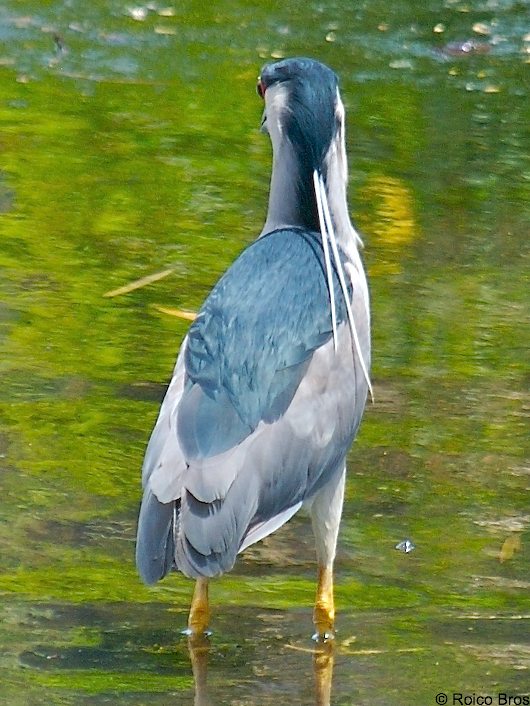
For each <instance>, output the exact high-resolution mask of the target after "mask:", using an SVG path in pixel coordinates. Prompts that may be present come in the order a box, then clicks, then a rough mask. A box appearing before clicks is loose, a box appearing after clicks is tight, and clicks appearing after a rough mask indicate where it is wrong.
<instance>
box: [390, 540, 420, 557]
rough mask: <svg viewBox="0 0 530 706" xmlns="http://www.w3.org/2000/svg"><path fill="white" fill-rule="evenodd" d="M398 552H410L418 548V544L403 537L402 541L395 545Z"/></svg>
mask: <svg viewBox="0 0 530 706" xmlns="http://www.w3.org/2000/svg"><path fill="white" fill-rule="evenodd" d="M395 548H396V549H397V550H398V552H403V553H404V554H410V552H412V551H414V549H416V545H415V544H413V543H412V542H411V541H410V539H403V540H402V541H401V542H398V543H397V544H396V547H395Z"/></svg>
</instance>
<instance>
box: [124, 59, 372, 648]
mask: <svg viewBox="0 0 530 706" xmlns="http://www.w3.org/2000/svg"><path fill="white" fill-rule="evenodd" d="M258 93H259V95H260V96H261V97H262V98H263V99H264V102H265V111H264V114H263V121H262V129H263V131H265V132H268V134H269V135H270V138H271V141H272V147H273V166H272V178H271V185H270V196H269V208H268V213H267V220H266V222H265V226H264V227H263V230H262V232H261V234H260V236H259V237H258V238H257V240H255V241H254V242H253V243H252V244H251V245H250V246H248V247H247V248H246V250H244V251H243V253H242V254H241V255H240V256H239V258H238V259H237V260H236V261H235V262H234V264H233V265H232V266H231V267H230V269H229V270H228V271H227V272H226V273H225V274H224V275H223V277H221V279H220V280H219V282H218V283H217V284H216V285H215V287H214V288H213V290H212V292H211V294H210V295H209V296H208V298H207V299H206V301H205V302H204V304H203V306H202V308H201V310H200V312H199V314H198V316H197V319H196V320H195V321H194V323H193V324H192V325H191V327H190V329H189V332H188V334H187V336H186V338H185V339H184V341H183V343H182V347H181V349H180V353H179V356H178V359H177V363H176V365H175V369H174V372H173V378H172V380H171V383H170V385H169V389H168V391H167V394H166V397H165V399H164V401H163V403H162V407H161V409H160V414H159V416H158V420H157V422H156V425H155V428H154V430H153V433H152V436H151V440H150V442H149V446H148V448H147V452H146V455H145V461H144V466H143V487H144V495H143V501H142V507H141V510H140V518H139V524H138V538H137V547H136V561H137V565H138V570H139V572H140V575H141V577H142V578H143V580H144V581H145V582H146V583H148V584H151V583H154V582H155V581H158V580H159V579H161V578H162V577H163V576H165V575H166V574H167V573H168V572H169V571H170V569H171V568H173V567H175V568H177V569H178V570H180V571H181V572H182V573H183V574H185V575H186V576H189V577H192V578H195V579H196V585H195V592H194V596H193V600H192V605H191V610H190V616H189V622H188V627H189V631H190V632H191V633H193V634H200V633H202V632H204V631H205V630H206V628H207V626H208V620H209V607H208V579H209V578H210V577H213V576H219V575H220V574H222V573H224V572H225V571H229V570H230V569H231V568H232V567H233V565H234V562H235V560H236V557H237V554H238V553H239V552H241V551H243V550H244V549H245V548H246V547H248V546H249V545H251V544H253V543H254V542H258V541H259V540H260V539H263V538H264V537H266V536H267V535H269V534H271V532H274V531H275V530H277V529H278V528H279V527H280V526H281V525H283V524H284V523H285V522H287V520H289V518H291V517H292V516H293V515H294V514H295V512H297V511H298V510H299V509H300V508H301V507H302V505H304V506H306V507H308V508H309V510H310V512H311V518H312V525H313V531H314V535H315V540H316V552H317V560H318V587H317V595H316V602H315V609H314V622H315V626H316V630H317V635H318V636H320V637H326V636H330V635H332V634H333V629H334V617H335V611H334V603H333V561H334V558H335V550H336V544H337V534H338V529H339V522H340V517H341V512H342V504H343V496H344V481H345V471H346V454H347V452H348V449H349V447H350V445H351V443H352V441H353V439H354V437H355V434H356V432H357V429H358V427H359V424H360V421H361V417H362V414H363V410H364V406H365V402H366V397H367V393H368V390H369V388H370V382H369V376H368V370H369V365H370V321H369V303H368V289H367V284H366V278H365V274H364V270H363V266H362V263H361V259H360V257H359V252H358V244H359V239H358V237H357V235H356V233H355V231H354V229H353V227H352V224H351V222H350V218H349V215H348V208H347V203H346V183H347V164H346V152H345V141H344V107H343V104H342V101H341V98H340V94H339V90H338V82H337V77H336V75H335V74H334V73H333V72H332V71H331V70H330V69H329V68H327V67H326V66H324V65H323V64H320V63H319V62H317V61H313V60H311V59H287V60H284V61H279V62H277V63H274V64H269V65H267V66H265V68H264V69H263V71H262V73H261V76H260V78H259V82H258Z"/></svg>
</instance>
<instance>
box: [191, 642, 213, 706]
mask: <svg viewBox="0 0 530 706" xmlns="http://www.w3.org/2000/svg"><path fill="white" fill-rule="evenodd" d="M188 649H189V652H190V660H191V668H192V669H193V681H194V682H195V698H194V700H193V703H194V705H195V706H211V701H210V699H209V696H208V688H207V681H208V653H209V651H210V640H209V639H208V637H207V636H206V635H194V634H191V635H190V636H189V637H188Z"/></svg>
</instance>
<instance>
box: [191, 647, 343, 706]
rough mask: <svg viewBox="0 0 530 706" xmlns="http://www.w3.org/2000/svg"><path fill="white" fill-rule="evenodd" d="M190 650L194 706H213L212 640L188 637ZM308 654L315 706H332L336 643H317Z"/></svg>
mask: <svg viewBox="0 0 530 706" xmlns="http://www.w3.org/2000/svg"><path fill="white" fill-rule="evenodd" d="M188 649H189V653H190V661H191V667H192V670H193V681H194V683H195V698H194V701H193V703H194V706H213V705H212V702H211V701H210V697H209V695H208V655H209V652H210V640H209V638H208V637H207V636H206V635H200V636H195V635H192V636H190V637H188ZM304 651H305V650H304ZM308 652H312V655H313V676H314V684H315V706H330V702H331V682H332V679H333V659H334V643H333V641H328V642H321V643H317V644H316V645H315V647H314V649H312V650H308Z"/></svg>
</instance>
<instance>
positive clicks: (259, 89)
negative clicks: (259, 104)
mask: <svg viewBox="0 0 530 706" xmlns="http://www.w3.org/2000/svg"><path fill="white" fill-rule="evenodd" d="M265 90H266V89H265V84H264V83H263V81H262V80H261V76H260V77H259V78H258V85H257V86H256V91H257V92H258V96H259V97H260V98H265Z"/></svg>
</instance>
